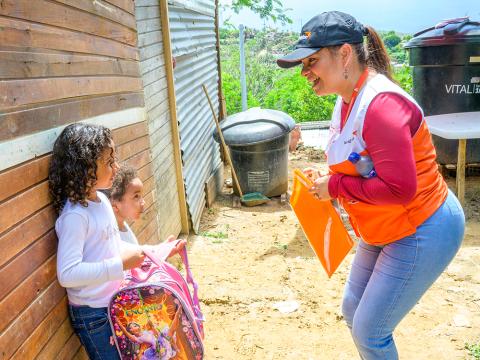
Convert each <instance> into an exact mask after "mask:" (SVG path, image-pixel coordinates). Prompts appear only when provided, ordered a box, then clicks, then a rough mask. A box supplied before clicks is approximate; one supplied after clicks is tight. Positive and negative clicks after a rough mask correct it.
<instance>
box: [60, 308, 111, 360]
mask: <svg viewBox="0 0 480 360" xmlns="http://www.w3.org/2000/svg"><path fill="white" fill-rule="evenodd" d="M68 312H69V314H70V320H71V322H72V326H73V330H74V331H75V333H76V334H77V335H78V337H79V338H80V342H81V343H82V345H83V346H84V347H85V350H86V351H87V354H88V356H89V358H90V359H92V360H117V359H118V360H119V359H120V356H119V355H118V351H117V347H116V346H115V344H113V345H112V344H111V343H110V337H111V336H112V329H111V328H110V322H109V321H108V316H107V308H92V307H90V306H72V305H68Z"/></svg>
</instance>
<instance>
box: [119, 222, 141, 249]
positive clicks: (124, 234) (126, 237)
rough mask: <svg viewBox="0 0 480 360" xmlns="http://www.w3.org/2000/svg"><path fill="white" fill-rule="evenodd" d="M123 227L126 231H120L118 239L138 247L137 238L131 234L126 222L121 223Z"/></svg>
mask: <svg viewBox="0 0 480 360" xmlns="http://www.w3.org/2000/svg"><path fill="white" fill-rule="evenodd" d="M123 226H125V228H126V229H127V230H126V231H122V230H120V239H122V240H123V241H125V242H126V243H129V244H134V245H138V240H137V237H136V236H135V234H134V233H133V231H132V229H130V226H128V224H127V223H126V222H124V223H123Z"/></svg>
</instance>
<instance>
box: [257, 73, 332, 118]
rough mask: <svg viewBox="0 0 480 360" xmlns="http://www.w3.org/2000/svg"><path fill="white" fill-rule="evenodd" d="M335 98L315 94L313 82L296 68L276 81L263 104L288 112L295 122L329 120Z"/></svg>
mask: <svg viewBox="0 0 480 360" xmlns="http://www.w3.org/2000/svg"><path fill="white" fill-rule="evenodd" d="M335 98H336V96H334V95H329V96H322V97H320V96H318V95H317V94H315V93H314V91H313V90H312V86H311V84H310V83H309V82H308V81H307V80H306V79H305V78H304V77H302V76H301V75H300V69H295V70H291V71H288V72H287V74H286V75H285V76H284V77H283V78H281V79H279V80H278V81H276V83H275V87H274V88H273V89H272V90H271V91H270V92H269V93H268V95H267V96H266V97H265V101H264V103H263V105H264V107H266V108H269V109H276V110H281V111H284V112H286V113H287V114H289V115H290V116H291V117H293V118H294V120H295V122H305V121H315V120H329V119H330V118H331V116H332V111H333V107H334V105H335Z"/></svg>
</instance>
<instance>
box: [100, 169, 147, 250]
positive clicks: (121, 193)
mask: <svg viewBox="0 0 480 360" xmlns="http://www.w3.org/2000/svg"><path fill="white" fill-rule="evenodd" d="M108 195H109V198H110V202H111V203H112V208H113V212H114V213H115V217H116V219H117V224H118V229H119V230H120V238H121V239H122V240H123V241H126V242H129V243H132V244H138V240H137V238H136V236H135V234H134V233H133V231H132V230H131V229H130V227H129V226H128V224H127V222H126V220H130V221H131V220H138V219H139V218H140V216H141V215H142V214H143V211H144V207H145V200H144V199H143V183H142V180H140V178H139V177H138V175H137V172H136V171H135V169H134V168H133V167H131V166H128V165H122V166H121V167H120V169H119V170H118V171H117V174H116V175H115V178H114V180H113V185H112V188H111V189H110V190H109V191H108Z"/></svg>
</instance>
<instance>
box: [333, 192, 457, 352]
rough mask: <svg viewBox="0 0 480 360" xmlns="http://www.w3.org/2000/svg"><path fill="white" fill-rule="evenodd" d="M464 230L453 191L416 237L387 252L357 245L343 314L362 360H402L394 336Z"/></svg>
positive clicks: (448, 258) (383, 248)
mask: <svg viewBox="0 0 480 360" xmlns="http://www.w3.org/2000/svg"><path fill="white" fill-rule="evenodd" d="M464 229H465V217H464V214H463V210H462V207H461V205H460V203H459V202H458V200H457V198H456V197H455V195H453V194H452V193H451V192H450V191H449V194H448V197H447V199H446V200H445V202H444V203H443V205H442V206H441V207H440V208H439V209H438V210H437V211H436V212H435V213H434V214H433V215H432V216H431V217H430V218H428V219H427V220H426V221H425V222H424V223H423V224H422V225H420V226H419V227H418V228H417V231H416V232H415V234H413V235H410V236H407V237H404V238H402V239H400V240H398V241H395V242H393V243H390V244H388V245H385V246H372V245H368V244H366V243H365V242H363V241H361V242H360V243H359V244H358V248H357V252H356V255H355V258H354V260H353V264H352V269H351V272H350V275H349V279H348V281H347V284H346V286H345V293H344V298H343V304H342V312H343V316H344V318H345V320H346V322H347V325H348V327H349V328H350V330H351V334H352V337H353V340H354V342H355V345H356V347H357V349H358V352H359V354H360V357H361V358H362V359H364V360H378V359H386V360H396V359H398V353H397V349H396V346H395V342H394V340H393V330H394V329H395V327H396V326H397V325H398V323H399V322H400V321H401V320H402V319H403V317H404V316H405V315H406V314H407V313H408V312H409V311H410V309H412V308H413V307H414V305H415V304H416V303H417V302H418V300H419V299H420V298H421V297H422V295H423V294H424V293H425V292H426V291H427V289H428V288H429V287H430V286H431V285H432V284H433V282H434V281H435V280H436V279H437V278H438V277H439V276H440V274H441V273H442V272H443V270H444V269H445V268H446V267H447V265H448V264H449V263H450V261H451V260H452V259H453V257H454V256H455V254H456V253H457V251H458V249H459V248H460V244H461V242H462V239H463V233H464Z"/></svg>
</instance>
